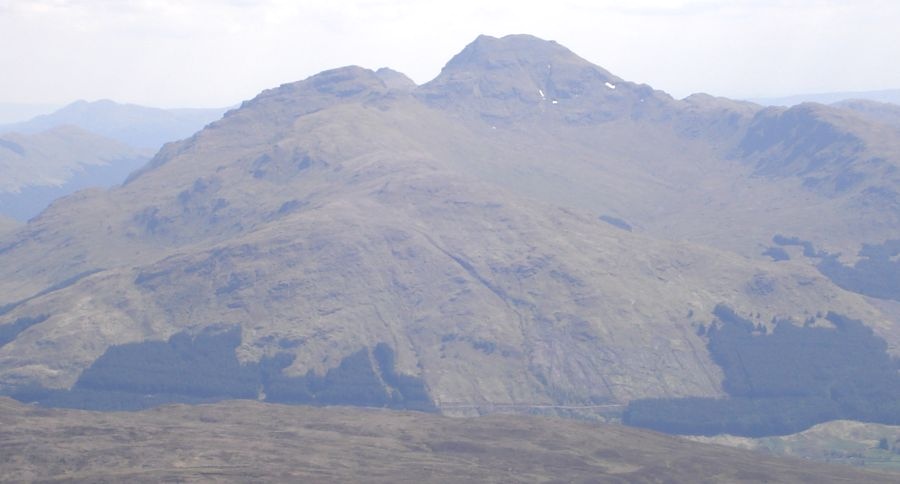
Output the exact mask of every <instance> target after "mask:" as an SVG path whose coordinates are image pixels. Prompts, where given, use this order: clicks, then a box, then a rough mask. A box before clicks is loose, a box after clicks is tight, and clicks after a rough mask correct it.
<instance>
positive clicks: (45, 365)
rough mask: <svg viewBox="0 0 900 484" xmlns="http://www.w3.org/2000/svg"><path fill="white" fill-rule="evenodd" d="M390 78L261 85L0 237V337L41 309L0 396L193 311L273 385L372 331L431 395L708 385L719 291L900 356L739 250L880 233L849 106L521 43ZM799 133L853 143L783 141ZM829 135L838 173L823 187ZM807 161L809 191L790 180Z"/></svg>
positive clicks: (567, 398)
mask: <svg viewBox="0 0 900 484" xmlns="http://www.w3.org/2000/svg"><path fill="white" fill-rule="evenodd" d="M547 66H549V67H547ZM382 74H384V73H382ZM396 80H397V79H396V77H395V78H394V81H396ZM394 81H392V84H399V85H400V88H398V89H391V88H390V87H389V86H388V85H387V84H386V83H385V82H384V81H383V80H382V79H381V78H380V77H379V75H378V74H377V73H374V72H372V71H369V70H366V69H362V68H358V67H347V68H341V69H336V70H332V71H327V72H324V73H321V74H318V75H316V76H313V77H311V78H309V79H307V80H304V81H300V82H296V83H292V84H286V85H283V86H281V87H279V88H276V89H271V90H268V91H265V92H263V93H262V94H260V95H259V96H257V97H256V98H255V99H253V100H251V101H248V102H246V103H244V105H243V106H242V107H241V108H240V109H237V110H234V111H231V112H230V113H228V114H227V115H226V116H225V117H224V118H223V119H222V120H220V121H218V122H216V123H213V124H211V125H210V126H208V127H207V128H206V129H204V130H203V131H201V132H199V133H197V134H196V135H194V136H193V137H191V138H190V139H187V140H184V141H182V142H178V143H173V144H169V145H167V146H166V147H164V148H163V149H162V150H161V151H160V153H159V154H157V156H156V157H155V158H154V160H153V161H151V162H150V163H149V164H148V165H147V166H146V167H145V168H143V169H142V170H140V171H139V172H137V173H135V174H133V175H132V177H131V178H130V180H129V181H128V182H127V183H126V184H125V185H124V186H122V187H118V188H115V189H113V190H109V191H88V192H80V193H78V194H75V195H72V196H70V197H67V198H65V199H62V200H59V201H58V202H56V203H55V204H54V205H53V206H51V207H50V208H49V209H47V210H46V211H45V212H43V213H42V214H41V215H40V216H39V217H37V218H36V219H34V220H32V221H31V222H30V223H29V224H28V225H27V226H25V227H23V228H21V229H19V230H17V231H16V232H14V233H13V234H11V235H7V236H4V237H2V239H0V306H3V305H5V306H3V307H2V309H0V327H6V328H9V327H13V326H15V325H16V322H17V321H19V322H21V321H37V320H40V322H38V323H35V324H33V325H31V326H29V327H27V328H26V329H24V330H22V331H21V332H20V333H17V334H16V336H15V337H14V338H13V339H12V340H11V341H9V342H8V343H7V344H5V345H3V346H0V391H3V392H10V391H12V390H14V389H16V388H19V387H26V386H29V385H34V384H39V385H43V386H46V387H51V388H68V387H70V386H72V385H73V384H74V383H75V382H76V381H77V380H78V378H79V376H80V375H81V374H82V372H83V371H84V370H85V369H86V368H89V367H90V366H91V365H92V363H94V362H95V361H96V360H97V358H99V357H100V356H101V355H103V354H104V353H105V352H106V351H107V350H108V349H109V348H110V347H111V346H114V345H121V344H125V343H137V342H142V341H163V340H166V339H167V338H169V337H170V336H172V335H173V334H176V333H179V332H183V331H187V332H190V333H192V334H194V333H198V332H200V331H201V330H202V329H203V328H204V327H206V326H210V325H213V324H226V325H236V326H238V327H239V328H240V330H241V331H240V333H241V337H242V340H241V344H240V345H239V346H238V347H237V349H236V355H237V357H238V358H239V359H240V360H241V361H242V362H243V363H245V364H247V363H251V362H257V361H261V360H262V359H263V358H264V357H273V356H275V355H277V354H279V353H289V354H291V355H292V356H293V357H294V360H293V362H292V363H291V365H290V366H288V367H287V368H285V369H284V375H289V376H300V375H305V374H306V373H307V372H308V371H314V372H317V373H318V374H322V373H324V372H325V371H327V370H328V369H330V368H335V367H337V366H338V365H339V364H340V362H341V361H342V359H343V358H345V357H347V356H348V355H350V354H352V353H354V352H356V351H358V350H360V349H362V348H366V347H369V348H371V347H373V346H374V345H376V344H378V343H386V344H387V345H389V346H390V347H391V348H392V349H393V351H394V352H395V353H396V358H397V369H398V371H399V372H400V373H402V374H405V375H410V376H416V377H421V378H423V379H424V381H425V384H426V386H427V388H428V391H429V394H430V397H431V398H432V399H433V400H434V401H435V403H436V404H437V405H438V406H439V407H441V408H442V409H443V410H444V411H447V412H452V411H454V410H453V408H458V407H454V406H453V405H454V404H467V405H472V406H475V407H479V406H482V407H479V408H491V405H494V404H527V405H531V404H542V405H547V404H576V405H590V404H595V403H604V404H607V403H609V404H615V403H623V402H627V401H629V400H631V399H634V398H642V397H654V396H658V397H664V396H673V397H674V396H688V395H694V396H720V395H722V394H723V392H722V389H721V380H722V375H721V372H720V370H719V369H718V367H717V366H716V365H714V364H713V363H712V362H711V360H710V357H709V354H708V352H707V350H706V347H705V341H704V340H703V339H702V338H701V337H700V336H698V335H697V329H698V327H699V326H700V325H701V324H706V323H709V321H710V320H711V319H712V316H711V311H712V309H713V308H714V307H715V306H716V305H717V304H720V303H724V304H727V305H729V306H730V307H733V308H735V310H737V311H738V313H740V314H742V315H748V314H752V315H753V322H754V324H760V325H764V326H767V327H770V326H771V321H772V320H773V318H774V317H779V318H788V317H790V318H794V319H795V320H797V321H802V320H804V319H806V318H808V317H810V316H814V315H816V314H824V313H826V312H827V311H836V312H838V313H841V314H844V315H847V316H849V317H852V318H857V319H861V320H863V321H865V322H866V324H868V325H870V326H871V327H873V329H874V330H875V331H876V333H878V334H879V335H880V336H882V337H883V338H884V339H885V340H886V341H887V342H888V349H889V350H890V351H891V352H893V353H894V354H898V353H900V328H898V325H897V324H896V321H892V320H891V319H890V318H888V317H886V316H885V313H884V312H882V311H881V310H880V309H878V308H877V307H875V306H874V305H873V304H870V303H869V302H868V301H867V300H866V299H865V298H863V297H862V296H859V295H857V294H853V293H850V292H847V291H844V290H842V289H840V288H838V287H836V286H835V285H834V284H832V283H831V282H830V281H829V280H827V279H826V278H824V277H823V276H821V275H820V274H819V273H818V272H817V271H816V270H815V269H813V268H811V267H810V266H809V265H808V264H806V263H805V262H802V261H799V262H794V261H789V262H784V263H777V264H776V263H773V262H770V261H767V260H763V259H762V258H761V257H759V255H758V254H759V252H760V251H761V249H762V248H763V247H764V246H765V245H766V244H768V243H769V240H770V239H771V237H772V235H774V234H775V233H787V234H789V235H801V236H804V237H808V238H809V239H811V240H814V241H816V243H819V242H820V241H824V242H827V243H830V244H832V245H835V246H844V245H848V246H849V245H854V244H855V245H858V244H859V243H861V242H863V241H866V240H868V237H871V236H872V235H871V234H872V233H878V234H879V237H883V238H889V237H894V236H896V233H897V231H898V230H900V228H898V227H900V224H893V225H892V223H891V220H893V219H892V218H891V217H895V216H896V213H897V212H896V211H895V207H893V206H892V205H890V204H882V205H873V206H872V208H871V211H870V212H859V211H857V210H855V208H854V207H856V206H857V205H858V204H859V203H863V202H862V201H864V200H863V198H860V197H864V195H865V194H866V193H871V192H866V189H867V187H868V188H871V187H873V186H874V184H876V183H883V184H887V185H888V188H887V189H886V190H887V191H883V192H880V193H882V195H884V196H886V197H890V193H892V192H891V191H890V190H894V189H895V186H896V185H895V184H893V185H892V183H893V181H892V179H890V178H889V177H887V178H885V177H883V176H881V175H883V174H884V173H887V172H888V171H889V168H890V167H891V166H893V165H895V164H896V163H897V159H896V158H895V157H893V155H892V153H893V152H892V151H891V150H892V149H893V148H892V146H894V145H893V144H892V143H893V141H891V139H892V138H891V139H887V140H880V138H879V140H878V142H877V143H876V140H873V141H871V142H869V141H866V138H865V136H869V134H866V133H869V131H865V132H859V133H857V132H856V131H853V130H854V129H856V128H855V127H854V126H855V124H854V123H855V121H854V119H855V118H852V115H851V114H847V115H846V116H844V115H837V114H834V113H833V112H831V111H827V108H817V107H814V108H809V107H801V108H797V109H798V110H796V111H791V110H787V111H785V110H761V108H759V107H758V106H754V105H750V104H746V103H737V102H733V101H728V100H722V99H716V98H711V97H709V96H702V95H698V96H692V97H690V98H688V99H686V100H684V101H676V100H673V99H671V97H669V96H668V95H666V94H665V93H661V92H658V91H654V90H652V89H651V88H649V87H647V86H643V85H637V84H633V83H629V82H626V81H622V80H621V79H619V78H617V77H615V76H612V75H611V74H609V73H608V72H606V71H604V70H602V69H600V68H599V67H597V66H593V65H592V64H590V63H588V62H586V61H584V60H583V59H580V58H579V57H577V56H575V55H574V54H572V53H571V52H569V51H568V50H566V49H565V48H563V47H561V46H559V45H557V44H555V43H548V42H544V41H540V40H539V39H535V38H533V37H527V36H512V37H508V38H504V39H493V38H489V37H481V38H479V39H478V40H476V41H475V42H474V43H473V44H472V45H470V46H469V47H467V48H466V49H465V50H464V51H463V52H462V53H461V54H460V55H458V56H457V57H456V58H454V59H453V60H451V62H450V63H448V64H447V67H445V69H444V71H443V72H442V73H441V75H440V76H439V77H438V78H437V79H435V80H434V81H433V82H431V83H429V84H427V85H424V86H420V87H418V88H416V89H414V90H410V88H409V86H408V84H405V83H403V82H399V83H396V82H394ZM610 86H612V87H610ZM554 101H555V102H554ZM822 109H825V111H822ZM841 112H842V111H841ZM772 123H775V124H776V125H779V126H780V124H778V123H781V124H785V125H786V126H789V127H792V129H775V130H774V132H775V135H773V136H768V135H767V133H769V132H770V131H771V130H769V129H768V127H769V126H770V124H772ZM820 126H826V128H827V130H837V131H839V132H843V131H841V130H844V131H847V132H848V133H850V134H848V135H847V137H844V136H843V135H838V136H836V138H835V139H836V140H837V141H836V144H835V145H834V146H831V145H829V146H826V147H822V148H821V149H818V148H819V147H818V145H815V144H814V146H813V147H812V148H815V149H812V151H803V150H802V148H803V147H804V146H805V145H804V144H803V142H802V139H800V138H798V137H799V136H800V133H801V132H802V131H803V130H804V129H807V128H808V129H809V130H811V131H812V132H818V130H819V129H820ZM793 128H796V129H793ZM826 128H821V129H826ZM829 132H831V131H829ZM752 133H761V135H760V136H759V137H751V138H748V136H749V134H752ZM872 133H875V134H878V133H881V134H878V136H885V137H887V136H888V134H889V133H891V131H890V130H888V129H887V128H881V127H879V128H878V129H875V130H874V131H872ZM884 133H888V134H884ZM763 135H765V136H763ZM792 136H793V137H792ZM872 136H874V135H872ZM747 139H751V140H753V143H749V142H748V143H749V144H744V143H743V142H744V141H745V140H747ZM859 140H862V141H859ZM858 143H862V146H863V148H860V150H861V151H860V150H857V151H852V150H851V148H848V146H850V147H853V146H859V145H858ZM879 143H880V144H879ZM845 149H847V150H851V151H852V153H855V154H857V155H859V159H860V160H862V161H860V162H859V163H857V161H859V160H857V161H854V160H855V158H854V159H849V161H847V163H850V168H852V169H853V170H856V171H854V173H856V172H857V171H858V172H860V173H862V175H861V176H862V178H854V180H857V181H856V182H854V183H852V184H850V186H849V187H848V188H847V189H846V190H844V191H839V190H838V191H835V190H836V189H826V188H827V187H828V186H829V185H828V184H829V183H832V184H834V182H835V180H838V179H839V178H840V177H841V176H842V174H843V171H841V170H842V169H844V168H847V167H843V168H842V166H843V165H841V163H843V162H844V161H846V160H844V159H843V158H841V159H840V160H838V159H837V158H835V157H829V156H826V155H828V154H829V153H832V152H834V153H845V151H842V150H845ZM742 150H743V151H742ZM798 150H799V151H798ZM867 150H874V151H878V152H879V153H882V152H883V153H882V154H883V155H884V160H883V161H882V162H879V163H872V164H866V163H865V161H866V160H868V159H869V158H867V157H868V156H869V154H870V153H869V151H867ZM794 152H797V153H799V154H798V155H797V156H794V157H789V156H788V154H791V153H794ZM849 152H850V151H847V153H849ZM786 153H787V154H786ZM801 155H802V156H801ZM872 156H874V155H872ZM772 159H781V160H782V161H783V162H784V163H783V166H781V165H780V166H779V169H778V170H774V168H773V167H772V166H770V165H769V164H767V163H768V162H769V161H771V160H772ZM842 160H844V161H842ZM810 167H812V168H810ZM867 167H868V168H867ZM768 168H773V170H774V171H772V172H769V171H768ZM864 168H865V170H864ZM809 169H814V170H813V171H814V172H815V173H817V175H816V176H817V177H819V178H821V179H822V180H825V181H822V182H821V183H820V184H819V185H818V186H816V187H813V186H812V185H809V184H808V183H807V185H809V186H806V187H804V183H805V179H806V178H809V174H808V173H807V171H808V170H809ZM848 169H849V168H848ZM817 170H818V171H817ZM866 170H868V171H866ZM601 215H609V216H614V217H620V218H623V219H625V221H627V222H628V223H630V224H632V225H633V227H634V233H631V232H628V231H626V230H621V229H618V228H615V227H613V226H612V225H610V224H607V223H605V222H602V221H601V220H599V218H598V217H599V216H601ZM851 222H852V223H851ZM861 234H862V235H861ZM863 236H864V237H866V238H860V237H863ZM882 240H883V239H882ZM704 245H705V246H704ZM710 246H711V247H714V248H710ZM826 246H828V245H827V244H826ZM828 247H829V248H830V246H828ZM43 316H46V319H41V317H43ZM813 319H815V317H813ZM815 322H816V324H827V323H824V322H823V321H822V320H821V319H818V320H817V321H815ZM770 329H771V327H770ZM260 396H262V395H260Z"/></svg>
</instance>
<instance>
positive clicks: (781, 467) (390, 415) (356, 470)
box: [0, 399, 897, 483]
mask: <svg viewBox="0 0 900 484" xmlns="http://www.w3.org/2000/svg"><path fill="white" fill-rule="evenodd" d="M0 422H2V423H3V425H2V426H0V442H10V443H11V442H15V443H16V444H15V445H9V446H8V449H6V450H5V453H4V456H5V457H6V458H5V459H3V461H2V462H0V472H2V473H3V475H4V477H5V478H6V479H9V480H13V481H44V480H59V479H65V480H67V481H76V482H82V481H84V482H88V481H89V482H111V481H123V480H127V481H129V482H160V481H173V480H174V481H183V480H197V479H203V480H222V481H303V482H307V481H315V482H358V481H361V480H365V481H366V482H460V481H466V482H557V481H561V480H564V481H566V482H610V483H620V482H621V483H643V482H648V483H649V482H661V481H667V482H696V481H716V482H773V483H775V482H777V483H794V482H796V483H801V482H822V483H831V482H871V483H880V482H885V483H888V482H896V478H897V475H896V474H887V473H880V472H875V471H869V470H863V469H854V468H850V467H841V466H836V465H832V464H824V463H810V462H804V461H801V460H796V459H785V458H775V457H772V456H768V455H765V454H764V453H757V452H751V451H746V450H738V449H730V448H727V447H723V446H718V445H709V444H701V443H694V442H688V441H684V440H681V439H677V438H674V437H669V436H665V435H661V434H657V433H654V432H648V431H644V430H638V429H629V428H626V427H621V426H615V425H596V424H589V423H584V422H575V421H566V420H562V419H550V418H540V417H524V416H508V415H506V416H504V415H494V416H490V417H482V418H477V419H465V420H460V419H450V418H446V417H438V416H433V415H427V414H421V413H413V412H403V413H401V412H387V411H378V410H362V409H352V408H329V409H314V408H302V407H287V406H280V405H266V404H261V403H257V402H224V403H219V404H216V405H202V406H194V407H189V406H167V407H163V408H159V409H154V410H148V411H143V412H136V413H127V414H125V413H111V414H109V413H107V414H98V413H93V412H82V411H72V410H47V409H37V408H34V407H29V406H25V405H21V404H18V403H16V402H13V401H10V400H8V399H0ZM248 441H252V442H253V445H247V442H248ZM60 442H66V444H65V445H61V444H60Z"/></svg>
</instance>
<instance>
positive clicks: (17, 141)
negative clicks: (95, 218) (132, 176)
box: [0, 126, 149, 220]
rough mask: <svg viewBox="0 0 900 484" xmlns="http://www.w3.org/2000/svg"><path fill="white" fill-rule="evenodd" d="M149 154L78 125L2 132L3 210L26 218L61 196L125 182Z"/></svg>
mask: <svg viewBox="0 0 900 484" xmlns="http://www.w3.org/2000/svg"><path fill="white" fill-rule="evenodd" d="M148 158H149V157H148V156H147V153H146V151H141V150H137V149H134V148H131V147H129V146H126V145H124V144H122V143H119V142H118V141H115V140H112V139H109V138H105V137H103V136H99V135H96V134H93V133H91V132H88V131H85V130H83V129H81V128H77V127H75V126H60V127H56V128H52V129H49V130H47V131H43V132H39V133H35V134H21V133H7V134H0V171H2V172H3V179H2V180H0V213H2V214H4V215H6V216H10V217H14V218H17V219H19V220H27V219H29V218H31V217H32V216H34V215H37V214H38V213H39V212H40V211H41V210H43V209H44V208H46V207H47V205H48V204H49V203H50V202H51V201H53V200H55V199H56V198H58V197H60V196H62V195H67V194H69V193H72V192H74V191H75V190H78V189H81V188H86V187H89V186H109V185H113V184H116V183H121V181H122V180H124V178H125V176H126V175H127V174H128V173H130V172H131V171H133V170H135V169H137V168H138V167H140V166H141V165H143V164H144V163H146V162H147V160H148Z"/></svg>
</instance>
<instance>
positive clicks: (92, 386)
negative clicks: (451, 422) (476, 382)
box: [11, 326, 435, 411]
mask: <svg viewBox="0 0 900 484" xmlns="http://www.w3.org/2000/svg"><path fill="white" fill-rule="evenodd" d="M240 344H241V329H240V327H230V328H227V327H218V326H213V327H209V328H207V329H205V330H203V331H202V332H200V333H199V334H197V335H193V336H192V335H190V334H188V333H178V334H176V335H173V336H172V337H171V338H169V340H168V341H147V342H142V343H129V344H124V345H120V346H113V347H110V348H109V349H107V351H106V352H105V353H104V354H103V355H102V356H101V357H100V358H98V359H97V360H96V361H95V362H94V363H93V364H92V365H91V366H90V367H89V368H87V369H86V370H85V371H84V372H83V373H82V374H81V376H80V377H79V379H78V381H77V382H76V383H75V385H74V386H73V388H72V389H70V390H49V389H45V388H35V387H28V388H20V389H18V390H17V391H15V392H13V393H12V395H11V396H13V397H14V398H17V399H18V400H21V401H26V402H37V403H40V404H43V405H46V406H52V407H69V408H83V409H90V410H138V409H142V408H148V407H152V406H155V405H160V404H164V403H175V402H178V403H201V402H212V401H217V400H223V399H240V398H243V399H257V398H259V397H261V396H265V400H266V401H270V402H278V403H292V404H306V405H354V406H367V407H390V408H400V409H409V410H419V411H434V410H435V407H434V404H433V403H432V401H431V398H430V396H429V394H428V390H427V388H426V387H425V384H424V382H423V381H422V379H420V378H415V377H412V376H408V375H402V374H398V373H396V371H395V368H394V352H393V350H392V349H391V348H390V347H389V346H387V345H386V344H384V343H380V344H378V345H376V346H375V347H374V348H371V349H370V348H362V349H360V350H358V351H357V352H355V353H353V354H351V355H348V356H346V357H345V358H344V359H343V360H342V361H341V362H340V364H339V365H338V366H337V367H335V368H332V369H330V370H328V371H327V372H326V373H325V374H324V375H317V374H315V373H314V372H312V371H309V372H307V373H306V375H304V376H299V377H292V376H285V375H284V374H283V373H282V371H283V370H284V369H285V368H287V367H288V366H290V365H291V363H293V361H294V356H293V355H291V354H288V353H279V354H277V355H275V356H273V357H266V358H263V359H262V360H261V361H260V362H259V363H247V364H242V363H241V362H240V361H238V359H237V357H236V356H235V349H236V348H237V347H238V346H239V345H240ZM370 355H371V357H370Z"/></svg>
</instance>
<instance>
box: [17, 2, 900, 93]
mask: <svg viewBox="0 0 900 484" xmlns="http://www.w3.org/2000/svg"><path fill="white" fill-rule="evenodd" d="M481 33H485V34H489V35H494V36H502V35H506V34H511V33H530V34H533V35H537V36H539V37H542V38H545V39H552V40H556V41H558V42H559V43H561V44H563V45H565V46H566V47H568V48H570V49H571V50H573V51H575V53H577V54H579V55H580V56H582V57H584V58H586V59H588V60H589V61H591V62H593V63H595V64H599V65H601V66H603V67H605V68H606V69H608V70H610V71H612V72H613V73H614V74H616V75H618V76H620V77H623V78H625V79H628V80H631V81H635V82H645V83H648V84H650V85H652V86H653V87H655V88H658V89H662V90H665V91H668V92H669V93H671V94H672V95H674V96H676V97H683V96H685V95H687V94H690V93H692V92H708V93H711V94H716V95H723V96H729V97H768V96H780V95H788V94H796V93H814V92H825V91H855V90H878V89H891V88H900V62H898V57H900V55H898V46H900V2H898V1H896V0H846V1H829V0H795V1H788V0H753V1H750V0H737V1H713V0H682V1H663V0H630V1H606V0H554V1H552V2H551V1H544V2H527V1H493V2H492V1H478V0H442V1H435V2H432V1H425V0H421V1H400V0H352V1H340V0H333V1H327V2H326V1H302V0H297V1H291V0H221V1H214V0H196V1H191V0H134V1H127V0H122V1H117V0H0V66H3V69H2V70H0V102H21V103H57V104H61V103H67V102H70V101H74V100H76V99H87V100H95V99H101V98H109V99H113V100H116V101H120V102H132V103H138V104H145V105H152V106H162V107H176V106H198V107H200V106H209V107H212V106H224V105H231V104H235V103H237V102H239V101H240V100H243V99H248V98H250V97H253V96H254V95H255V94H256V93H257V92H259V91H260V90H262V89H265V88H268V87H273V86H277V85H279V84H282V83H285V82H292V81H295V80H299V79H303V78H305V77H308V76H310V75H312V74H315V73H316V72H319V71H322V70H324V69H329V68H333V67H339V66H343V65H348V64H357V65H361V66H364V67H369V68H378V67H382V66H389V67H392V68H394V69H397V70H399V71H402V72H404V73H406V74H407V75H409V76H410V77H412V78H413V80H415V81H416V82H418V83H423V82H426V81H428V80H430V79H432V78H433V77H434V76H436V75H437V74H438V72H439V71H440V69H441V67H442V66H443V65H444V64H445V63H446V62H447V61H448V60H449V59H450V57H452V56H453V55H454V54H455V53H457V52H458V51H460V50H461V49H462V48H463V47H464V46H465V45H466V44H468V43H469V42H471V41H472V40H474V38H475V37H476V36H477V35H478V34H481Z"/></svg>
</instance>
